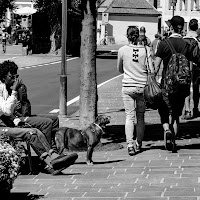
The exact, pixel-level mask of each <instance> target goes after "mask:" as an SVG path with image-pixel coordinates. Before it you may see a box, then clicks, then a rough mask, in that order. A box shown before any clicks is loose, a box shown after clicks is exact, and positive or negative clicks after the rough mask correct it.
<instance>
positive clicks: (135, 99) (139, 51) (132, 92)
mask: <svg viewBox="0 0 200 200" xmlns="http://www.w3.org/2000/svg"><path fill="white" fill-rule="evenodd" d="M127 38H128V42H129V44H128V45H125V46H123V47H121V48H120V49H119V51H118V62H117V69H118V70H119V72H120V73H123V74H124V77H123V80H122V98H123V102H124V107H125V113H126V123H125V134H126V142H127V148H128V154H129V155H130V156H133V155H135V154H136V152H140V151H141V147H142V140H143V137H144V131H145V122H144V113H145V108H146V105H145V100H144V87H145V85H146V82H147V69H146V66H145V64H146V62H147V58H148V59H149V57H150V48H149V47H147V46H146V47H144V45H143V43H142V42H141V41H139V29H138V27H137V26H129V27H128V29H127ZM145 48H146V49H147V52H148V55H149V56H147V54H146V50H145ZM149 63H150V68H151V70H152V68H153V67H152V62H151V59H149ZM134 124H136V130H134ZM134 132H135V133H136V134H134Z"/></svg>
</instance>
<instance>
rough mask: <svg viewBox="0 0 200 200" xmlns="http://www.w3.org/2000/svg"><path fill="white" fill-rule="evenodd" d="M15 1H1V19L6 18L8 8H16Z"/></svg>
mask: <svg viewBox="0 0 200 200" xmlns="http://www.w3.org/2000/svg"><path fill="white" fill-rule="evenodd" d="M14 3H15V0H0V19H2V18H4V16H5V13H6V10H7V8H9V9H11V10H12V9H13V8H14Z"/></svg>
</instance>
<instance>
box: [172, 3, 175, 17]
mask: <svg viewBox="0 0 200 200" xmlns="http://www.w3.org/2000/svg"><path fill="white" fill-rule="evenodd" d="M174 11H175V6H174V5H173V6H172V17H173V16H174Z"/></svg>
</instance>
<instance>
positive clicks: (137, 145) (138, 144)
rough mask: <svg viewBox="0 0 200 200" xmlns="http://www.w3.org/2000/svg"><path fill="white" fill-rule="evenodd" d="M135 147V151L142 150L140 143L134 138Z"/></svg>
mask: <svg viewBox="0 0 200 200" xmlns="http://www.w3.org/2000/svg"><path fill="white" fill-rule="evenodd" d="M135 149H136V152H137V153H140V152H141V151H142V143H139V142H138V141H137V140H135Z"/></svg>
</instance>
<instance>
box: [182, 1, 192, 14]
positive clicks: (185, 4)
mask: <svg viewBox="0 0 200 200" xmlns="http://www.w3.org/2000/svg"><path fill="white" fill-rule="evenodd" d="M191 1H194V0H191ZM191 4H192V3H191ZM187 9H188V0H180V10H185V11H187Z"/></svg>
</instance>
